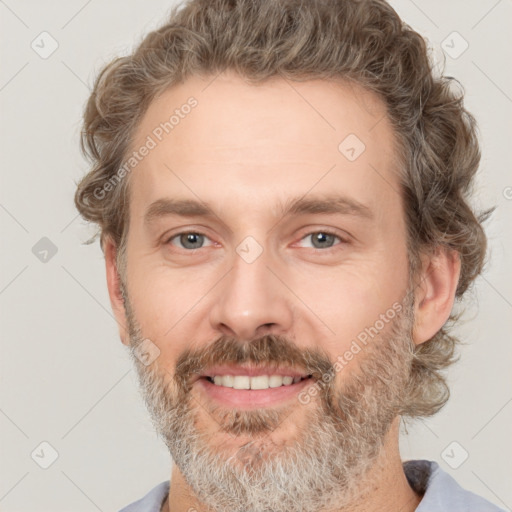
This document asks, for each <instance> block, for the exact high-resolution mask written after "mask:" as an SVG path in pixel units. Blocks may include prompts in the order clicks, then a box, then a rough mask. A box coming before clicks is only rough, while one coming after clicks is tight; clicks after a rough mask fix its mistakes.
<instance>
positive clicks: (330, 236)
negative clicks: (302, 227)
mask: <svg viewBox="0 0 512 512" xmlns="http://www.w3.org/2000/svg"><path fill="white" fill-rule="evenodd" d="M308 238H310V239H311V243H312V247H313V249H330V248H331V247H333V246H335V245H338V244H336V243H335V241H336V239H338V240H339V241H340V242H344V240H343V239H342V238H340V237H339V236H338V235H335V234H334V233H330V232H329V231H315V232H313V233H309V234H307V235H306V236H305V237H304V238H302V240H306V239H308Z"/></svg>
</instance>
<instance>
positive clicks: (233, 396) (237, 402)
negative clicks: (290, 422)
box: [196, 377, 313, 409]
mask: <svg viewBox="0 0 512 512" xmlns="http://www.w3.org/2000/svg"><path fill="white" fill-rule="evenodd" d="M312 383H313V379H312V378H311V377H309V378H307V379H303V380H301V381H299V382H296V383H295V384H290V385H289V386H284V385H283V386H279V387H278V388H268V389H234V388H227V387H224V386H217V384H214V383H213V382H210V381H209V380H208V379H205V378H200V379H199V380H197V381H196V384H197V385H198V386H199V387H200V388H201V390H202V391H203V392H204V393H206V394H207V396H208V397H209V398H213V399H214V400H216V401H217V402H220V403H222V404H223V405H225V406H227V407H239V408H244V409H255V408H257V407H268V406H272V405H276V404H280V403H282V402H284V401H286V400H290V399H292V398H297V394H298V393H299V392H300V391H301V390H303V389H304V388H305V387H307V386H310V385H311V384H312Z"/></svg>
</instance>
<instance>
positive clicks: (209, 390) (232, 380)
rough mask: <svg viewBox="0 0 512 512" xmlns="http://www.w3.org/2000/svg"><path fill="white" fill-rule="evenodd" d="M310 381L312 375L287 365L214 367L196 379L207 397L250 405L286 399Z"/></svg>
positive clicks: (228, 405)
mask: <svg viewBox="0 0 512 512" xmlns="http://www.w3.org/2000/svg"><path fill="white" fill-rule="evenodd" d="M312 381H313V376H312V375H308V374H306V373H304V372H300V371H297V370H293V369H289V368H269V367H266V368H262V367H259V368H255V367H242V366H238V367H217V368H211V369H209V370H207V371H206V372H204V373H203V374H202V375H200V376H199V377H198V378H197V380H196V383H197V384H198V386H199V387H200V389H201V391H202V392H203V393H205V394H206V395H207V396H208V398H209V399H213V400H214V401H216V402H220V403H222V404H223V405H225V406H227V407H231V408H233V407H235V408H243V409H252V408H256V407H267V406H271V405H276V404H280V403H282V402H283V401H285V400H289V399H291V398H293V397H296V395H297V394H298V393H299V392H300V390H302V389H303V388H304V387H306V386H307V385H310V384H311V383H312Z"/></svg>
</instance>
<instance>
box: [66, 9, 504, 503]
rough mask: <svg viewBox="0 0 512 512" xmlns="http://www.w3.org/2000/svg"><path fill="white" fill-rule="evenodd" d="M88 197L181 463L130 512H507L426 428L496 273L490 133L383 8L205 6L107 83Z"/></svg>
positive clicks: (154, 36) (92, 118)
mask: <svg viewBox="0 0 512 512" xmlns="http://www.w3.org/2000/svg"><path fill="white" fill-rule="evenodd" d="M82 147H83V149H84V151H85V152H86V154H88V155H89V157H91V159H92V160H93V163H94V167H93V169H92V170H91V172H90V173H89V174H88V175H87V176H86V177H85V178H84V179H83V180H82V182H81V183H80V185H79V187H78V190H77V194H76V204H77V207H78V209H79V210H80V212H81V213H82V215H83V216H84V217H85V218H86V219H88V220H90V221H93V222H96V223H98V225H99V227H100V233H101V243H102V248H103V250H104V253H105V259H106V270H107V282H108V289H109V294H110V298H111V303H112V307H113V310H114V313H115V316H116V319H117V321H118V323H119V329H120V336H121V339H122V342H123V343H124V344H125V345H127V346H128V347H130V354H131V355H132V356H133V361H134V364H135V366H136V369H137V372H138V375H139V379H140V383H141V387H142V390H143V392H144V397H145V400H146V403H147V405H148V408H149V410H150V412H151V416H152V420H153V422H154V425H155V428H156V429H157V431H158V433H159V434H160V436H161V437H162V439H163V440H164V442H165V443H166V445H167V447H168V448H169V451H170V454H171V455H172V458H173V462H174V466H173V469H172V474H171V479H170V483H169V482H162V483H161V484H160V485H158V486H157V487H155V488H154V489H153V490H152V491H151V492H150V493H149V494H148V495H146V496H145V497H144V498H143V499H142V500H140V501H138V502H137V503H134V504H132V505H130V506H128V507H126V508H125V509H123V512H135V511H151V512H157V511H160V510H161V511H172V512H185V511H188V512H192V511H198V512H202V511H207V510H215V511H224V512H234V511H240V512H242V511H244V512H247V511H251V512H257V511H258V512H259V511H302V512H327V511H329V512H334V511H348V510H350V511H353V512H359V511H365V512H369V511H376V510H379V511H401V512H409V511H414V510H416V511H419V512H431V511H434V510H436V511H451V512H454V511H462V510H465V511H466V510H467V511H478V512H482V511H497V510H499V509H498V508H497V507H495V506H494V505H492V504H490V503H488V502H487V501H485V500H484V499H483V498H480V497H478V496H476V495H474V494H472V493H470V492H468V491H465V490H463V489H462V488H461V487H460V486H459V485H458V484H457V483H456V482H455V481H454V480H453V479H452V478H451V477H450V476H449V475H448V474H446V473H445V472H444V471H442V470H441V469H440V468H439V466H438V465H437V464H436V463H434V462H431V461H426V460H418V461H408V462H405V463H404V462H402V460H401V458H400V453H399V447H398V434H399V426H400V422H401V420H402V418H407V417H410V418H415V417H422V416H430V415H433V414H435V413H436V412H437V411H438V410H439V409H440V408H441V407H443V405H444V404H445V403H446V401H447V399H448V395H449V392H448V388H447V386H446V383H445V380H444V377H443V375H442V374H441V373H440V371H441V370H442V369H444V368H446V367H447V366H449V364H450V363H451V362H453V359H454V357H453V356H454V349H455V345H456V342H457V340H456V339H455V338H454V337H453V335H451V334H450V332H449V330H448V329H447V327H446V322H447V320H448V319H449V318H450V315H451V312H452V307H453V305H454V301H455V299H456V298H457V299H459V298H461V297H462V296H463V294H464V292H465V291H466V290H467V288H468V286H469V284H470V283H471V282H472V281H473V280H474V278H475V277H476V276H477V275H478V274H479V272H480V271H481V269H482V263H483V259H484V256H485V251H486V239H485V235H484V233H483V230H482V227H481V221H482V220H483V219H484V217H485V216H486V214H485V213H484V214H482V215H481V216H480V217H477V216H475V214H474V213H473V212H472V210H471V208H470V207H469V205H468V203H467V197H466V196H467V192H468V190H469V188H470V185H471V182H472V178H473V176H474V174H475V172H476V170H477V167H478V163H479V148H478V142H477V139H476V136H475V123H474V120H473V118H472V116H471V115H470V114H469V113H468V112H467V111H466V110H465V109H464V108H463V104H462V97H457V96H454V93H453V92H452V91H451V89H450V83H449V80H448V79H446V78H443V77H436V76H434V73H433V71H432V69H431V64H430V62H429V60H428V58H427V52H426V46H425V43H424V40H423V39H422V38H421V36H419V35H418V34H417V33H415V32H414V31H412V30H411V29H410V28H409V27H407V26H406V25H404V24H403V23H402V22H401V20H400V19H399V17H398V15H397V14H396V13H395V11H394V10H393V9H392V8H391V7H390V6H389V5H388V4H387V3H385V2H384V1H383V0H345V1H342V0H328V1H313V0H308V1H307V2H300V1H290V0H262V1H258V2H254V1H253V0H238V1H234V0H208V1H204V0H191V1H189V2H188V3H186V4H183V5H182V6H181V7H180V8H179V9H174V10H173V12H172V13H171V17H170V20H169V21H168V22H167V23H166V24H165V25H163V26H162V27H161V28H160V29H158V30H156V31H154V32H152V33H151V34H149V35H148V36H147V37H146V38H145V40H144V41H143V42H142V43H141V45H140V47H139V48H137V50H136V51H135V52H134V53H133V55H130V56H127V57H123V58H119V59H116V60H115V61H114V62H113V63H111V64H110V65H108V66H107V67H106V68H105V69H104V70H103V72H102V73H101V74H100V76H99V77H98V79H97V81H96V84H95V87H94V92H93V94H92V95H91V97H90V99H89V102H88V104H87V108H86V112H85V122H84V132H83V139H82Z"/></svg>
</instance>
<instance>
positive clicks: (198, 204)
mask: <svg viewBox="0 0 512 512" xmlns="http://www.w3.org/2000/svg"><path fill="white" fill-rule="evenodd" d="M277 211H278V213H279V214H280V215H281V217H282V218H283V217H287V216H291V215H295V216H298V215H304V214H341V215H353V216H356V217H361V218H363V219H367V220H372V219H373V218H374V213H373V211H372V210H371V209H370V208H369V207H368V206H366V205H364V204H363V203H360V202H359V201H357V200H355V199H352V198H349V197H345V196H340V195H322V196H311V197H308V198H306V197H304V196H301V197H296V198H292V199H289V200H288V201H286V202H285V203H284V204H283V203H278V205H277ZM168 215H179V216H182V217H211V218H213V217H217V218H218V216H217V215H216V214H215V213H214V212H213V208H212V207H211V206H210V205H209V204H208V203H205V202H202V201H198V200H195V199H171V198H161V199H157V200H156V201H154V202H153V203H151V205H150V206H149V207H148V208H147V210H146V213H145V214H144V224H146V225H149V224H151V223H153V222H154V221H155V220H157V219H159V218H162V217H166V216H168Z"/></svg>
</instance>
